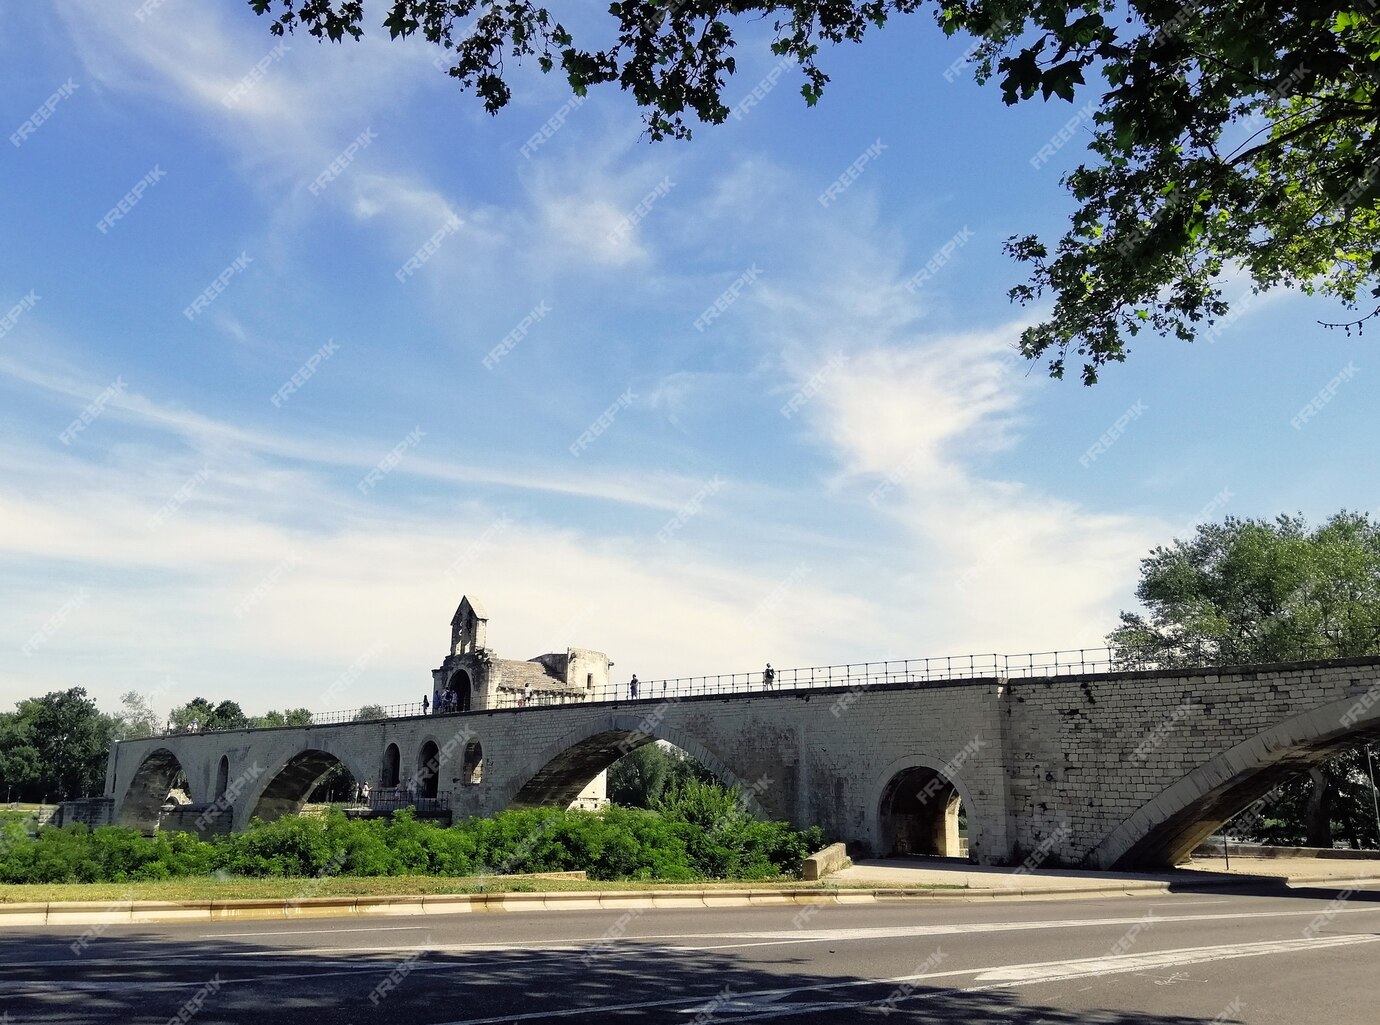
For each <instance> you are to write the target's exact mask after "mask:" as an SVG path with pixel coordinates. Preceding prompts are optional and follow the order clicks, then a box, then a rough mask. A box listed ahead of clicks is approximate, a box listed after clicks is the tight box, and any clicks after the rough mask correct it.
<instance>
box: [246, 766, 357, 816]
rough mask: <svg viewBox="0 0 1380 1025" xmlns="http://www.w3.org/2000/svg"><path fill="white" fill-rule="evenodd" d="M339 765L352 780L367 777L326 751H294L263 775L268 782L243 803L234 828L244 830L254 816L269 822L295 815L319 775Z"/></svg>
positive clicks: (309, 793)
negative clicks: (289, 756)
mask: <svg viewBox="0 0 1380 1025" xmlns="http://www.w3.org/2000/svg"><path fill="white" fill-rule="evenodd" d="M342 764H343V765H344V766H345V768H346V769H347V770H349V772H350V774H351V775H352V776H354V777H355V779H368V776H367V775H365V774H363V773H362V772H361V771H360V769H359V767H358V766H356V765H353V764H351V761H350V760H349V759H346V758H342V757H340V756H339V755H336V754H332V753H331V752H329V751H324V750H321V749H320V748H308V749H307V750H305V751H299V752H297V754H295V755H293V756H292V757H291V758H289V759H287V760H286V761H285V762H283V763H282V764H281V765H279V766H278V767H277V768H276V769H275V770H274V771H272V772H269V773H265V774H264V775H265V777H266V779H267V782H266V783H265V784H264V785H263V787H262V788H261V789H260V790H259V792H258V793H257V794H256V795H255V796H254V797H252V798H251V799H249V800H247V801H245V802H244V805H243V810H242V817H241V819H240V821H239V822H237V823H236V827H237V828H239V829H243V828H245V827H246V826H248V825H249V821H250V820H251V819H255V818H258V819H263V820H264V821H265V822H272V821H273V820H274V819H279V818H282V817H283V816H284V815H296V814H298V813H299V812H300V811H301V810H302V805H304V804H306V803H307V798H308V797H309V796H310V795H311V792H312V791H313V790H315V789H316V784H317V783H319V782H320V781H321V778H322V777H323V776H325V775H326V773H328V772H330V771H331V770H332V769H334V768H335V767H336V766H337V765H342Z"/></svg>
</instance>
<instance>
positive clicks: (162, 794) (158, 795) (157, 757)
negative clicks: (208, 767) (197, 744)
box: [116, 747, 190, 833]
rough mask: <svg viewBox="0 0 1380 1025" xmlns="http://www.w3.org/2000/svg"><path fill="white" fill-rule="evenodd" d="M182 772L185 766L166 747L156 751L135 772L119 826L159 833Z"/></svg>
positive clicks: (126, 792)
mask: <svg viewBox="0 0 1380 1025" xmlns="http://www.w3.org/2000/svg"><path fill="white" fill-rule="evenodd" d="M181 771H182V763H181V762H180V761H179V760H178V758H177V755H175V754H173V753H172V752H171V751H169V750H168V749H167V748H166V747H160V748H156V749H154V750H153V751H150V752H149V753H148V754H147V755H145V756H144V760H143V761H142V762H140V763H139V768H137V769H135V770H134V776H133V777H132V778H131V779H130V781H129V786H128V787H127V788H126V790H125V796H124V800H123V801H121V802H120V814H119V816H118V818H117V819H116V825H120V826H132V827H133V828H135V829H138V830H142V831H143V832H145V833H152V832H154V831H155V830H157V829H158V813H159V810H160V809H161V808H162V807H163V804H164V802H165V801H167V799H168V794H169V793H171V792H172V785H173V780H174V779H176V778H177V774H178V773H179V772H181ZM188 786H190V783H189V784H188Z"/></svg>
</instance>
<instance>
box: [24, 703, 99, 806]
mask: <svg viewBox="0 0 1380 1025" xmlns="http://www.w3.org/2000/svg"><path fill="white" fill-rule="evenodd" d="M114 732H115V723H114V721H113V720H112V719H111V718H110V717H109V716H107V715H104V714H103V713H102V712H100V711H99V710H98V709H97V708H96V703H95V702H94V701H92V700H91V699H90V698H89V697H87V696H86V691H85V690H84V689H83V688H81V687H72V688H70V689H68V690H65V691H52V692H50V693H48V694H45V695H43V697H41V698H27V699H25V700H23V701H20V702H19V703H18V704H17V706H16V710H15V711H14V712H8V713H3V714H0V783H4V784H5V785H7V786H12V787H14V789H15V796H16V798H19V799H25V798H27V799H28V800H37V799H43V798H46V799H48V800H51V801H56V800H60V799H62V798H71V797H83V796H86V795H89V794H99V793H101V791H102V790H103V789H104V787H105V763H106V756H107V754H108V753H109V750H110V741H111V739H112V736H113V734H114Z"/></svg>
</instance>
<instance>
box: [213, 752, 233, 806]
mask: <svg viewBox="0 0 1380 1025" xmlns="http://www.w3.org/2000/svg"><path fill="white" fill-rule="evenodd" d="M229 786H230V756H229V755H221V756H220V761H219V762H218V763H216V789H215V792H214V793H213V794H212V795H211V799H212V800H216V799H217V798H221V797H224V796H225V791H226V790H227V789H228V788H229Z"/></svg>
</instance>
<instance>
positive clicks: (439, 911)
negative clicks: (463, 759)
mask: <svg viewBox="0 0 1380 1025" xmlns="http://www.w3.org/2000/svg"><path fill="white" fill-rule="evenodd" d="M1356 881H1357V880H1351V879H1338V878H1336V877H1333V876H1293V877H1285V876H1240V877H1230V878H1228V877H1221V876H1214V877H1212V878H1208V879H1202V880H1198V879H1180V880H1174V881H1158V880H1127V881H1125V882H1114V881H1113V882H1099V883H1093V884H1089V885H1087V886H1048V885H1046V886H1041V885H1038V884H1036V885H1031V886H1022V887H1019V888H1017V887H1014V886H1011V887H1005V886H1002V887H984V888H980V889H974V888H963V889H959V888H956V887H955V888H942V889H939V888H936V889H914V888H905V887H874V888H870V889H861V888H860V889H831V890H751V889H744V890H564V891H553V892H549V893H441V894H426V895H422V896H378V897H304V898H302V899H300V900H258V899H246V900H212V901H186V902H179V901H159V900H138V901H115V902H112V903H108V904H107V903H101V902H99V901H51V902H34V903H23V904H18V903H16V904H3V903H0V928H3V927H5V926H16V927H23V926H29V927H32V926H36V925H56V926H74V925H81V926H98V925H106V926H108V925H142V924H152V923H157V922H224V921H263V920H273V919H280V920H291V919H298V918H334V917H357V916H358V917H363V916H375V915H380V916H415V915H455V914H473V913H484V912H500V913H502V912H521V911H628V910H635V909H649V908H736V907H792V906H797V905H807V904H816V905H818V904H873V903H877V902H879V901H897V900H900V901H911V900H922V901H972V900H996V899H1001V898H1007V899H1013V898H1014V899H1023V898H1030V897H1038V898H1050V897H1087V896H1092V895H1101V896H1127V897H1131V896H1145V895H1153V894H1162V893H1185V892H1199V891H1211V890H1220V889H1246V888H1250V887H1261V886H1272V887H1279V888H1281V889H1282V888H1285V887H1288V886H1290V885H1293V884H1298V883H1331V884H1334V885H1338V886H1340V885H1343V884H1346V883H1350V882H1356Z"/></svg>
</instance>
